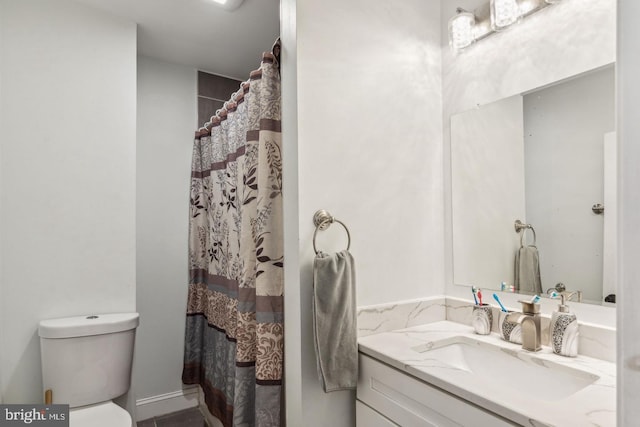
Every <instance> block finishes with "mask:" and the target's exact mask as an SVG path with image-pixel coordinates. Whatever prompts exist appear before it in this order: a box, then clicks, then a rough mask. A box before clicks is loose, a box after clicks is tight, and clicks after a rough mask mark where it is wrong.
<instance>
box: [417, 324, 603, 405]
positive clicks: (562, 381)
mask: <svg viewBox="0 0 640 427" xmlns="http://www.w3.org/2000/svg"><path fill="white" fill-rule="evenodd" d="M412 350H414V351H417V352H419V353H422V356H423V357H424V356H428V359H424V360H430V361H432V362H434V363H435V364H437V365H439V366H442V367H450V368H453V369H455V370H459V371H462V372H466V373H468V374H469V375H472V376H473V377H475V378H476V379H477V380H478V381H480V382H481V383H483V384H491V386H493V387H499V388H502V389H504V391H507V390H513V392H514V393H517V394H519V395H526V396H528V397H531V398H533V399H535V400H546V401H557V400H559V399H563V398H566V397H568V396H571V395H573V394H575V393H577V392H578V391H580V390H582V389H584V388H585V387H587V386H589V385H591V384H593V383H594V382H595V381H597V380H598V379H599V377H598V376H597V375H594V374H591V373H589V372H585V371H582V370H580V369H575V368H571V367H569V366H565V365H562V364H558V363H554V362H552V361H549V360H544V359H541V358H539V357H536V354H535V353H528V352H523V351H515V350H512V349H509V348H505V347H502V346H498V345H493V344H490V343H487V342H483V341H479V340H475V339H473V338H471V337H468V336H454V337H450V338H446V339H442V340H438V341H431V342H429V343H427V344H422V345H418V346H415V347H412ZM518 350H520V347H519V346H518ZM493 387H492V388H493Z"/></svg>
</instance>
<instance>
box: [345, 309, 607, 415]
mask: <svg viewBox="0 0 640 427" xmlns="http://www.w3.org/2000/svg"><path fill="white" fill-rule="evenodd" d="M359 350H360V376H359V382H358V393H357V399H358V400H357V407H356V419H357V425H358V426H359V427H364V426H367V427H372V426H374V427H375V426H396V425H398V426H438V427H440V426H474V427H483V426H487V427H497V426H514V425H515V426H517V425H524V426H562V427H565V426H587V425H598V426H615V424H616V413H615V410H616V407H615V405H616V382H615V381H616V369H615V364H614V363H611V362H607V361H602V360H599V359H594V358H591V357H586V356H582V355H580V356H578V357H576V358H566V357H562V356H559V355H556V354H553V352H552V351H551V349H550V348H549V347H543V349H542V350H541V351H539V352H536V353H533V352H528V351H525V350H522V348H521V346H520V345H518V344H513V343H509V342H506V341H503V340H502V339H500V337H499V335H498V334H495V333H492V334H490V335H486V336H481V335H476V334H474V333H473V329H472V328H471V327H470V326H467V325H464V324H460V323H455V322H451V321H438V322H434V323H429V324H425V325H420V326H413V327H410V328H405V329H399V330H395V331H389V332H383V333H379V334H375V335H369V336H365V337H361V338H360V339H359Z"/></svg>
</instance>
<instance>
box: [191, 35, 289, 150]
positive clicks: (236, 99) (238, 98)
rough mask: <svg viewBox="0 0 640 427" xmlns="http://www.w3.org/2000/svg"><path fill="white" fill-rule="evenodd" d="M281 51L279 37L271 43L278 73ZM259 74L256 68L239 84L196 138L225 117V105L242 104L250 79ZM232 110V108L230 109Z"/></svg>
mask: <svg viewBox="0 0 640 427" xmlns="http://www.w3.org/2000/svg"><path fill="white" fill-rule="evenodd" d="M281 50H282V44H281V42H280V37H278V38H277V39H276V41H275V42H274V43H273V46H271V55H272V56H273V58H274V60H275V63H276V66H277V68H278V72H280V52H281ZM264 58H265V54H263V57H262V59H263V60H264ZM259 72H261V70H260V68H258V69H257V70H254V71H252V72H251V73H250V74H249V78H248V79H247V80H246V81H244V82H242V83H240V89H238V90H237V91H235V92H234V93H233V94H232V95H231V97H230V99H229V100H227V101H226V102H225V103H224V104H223V105H222V108H220V109H219V110H217V111H216V113H215V115H214V116H211V117H210V118H209V121H208V122H205V124H204V125H203V126H202V127H201V128H200V129H198V130H197V131H196V138H199V137H201V136H203V134H204V135H206V134H208V133H209V132H210V131H211V128H210V126H211V125H212V124H213V122H214V121H215V120H216V119H218V120H220V119H221V118H222V117H224V116H226V113H227V112H228V111H229V110H228V109H227V104H228V103H230V102H231V103H233V104H235V105H237V104H239V103H240V102H242V99H243V98H244V94H245V93H247V92H248V91H249V86H250V85H251V79H252V77H253V76H254V75H255V73H259ZM231 108H233V107H231Z"/></svg>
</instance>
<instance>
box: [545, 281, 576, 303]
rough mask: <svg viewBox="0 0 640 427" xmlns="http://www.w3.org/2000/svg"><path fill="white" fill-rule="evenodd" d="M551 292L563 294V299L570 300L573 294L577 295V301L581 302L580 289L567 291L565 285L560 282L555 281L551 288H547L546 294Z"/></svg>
mask: <svg viewBox="0 0 640 427" xmlns="http://www.w3.org/2000/svg"><path fill="white" fill-rule="evenodd" d="M553 292H557V293H559V294H560V295H564V299H565V301H571V300H572V299H573V297H574V296H577V297H578V299H577V301H578V302H582V291H573V292H571V291H568V290H567V287H566V286H565V285H564V283H562V282H560V283H556V285H555V286H554V287H553V288H549V289H547V295H551V294H552V293H553Z"/></svg>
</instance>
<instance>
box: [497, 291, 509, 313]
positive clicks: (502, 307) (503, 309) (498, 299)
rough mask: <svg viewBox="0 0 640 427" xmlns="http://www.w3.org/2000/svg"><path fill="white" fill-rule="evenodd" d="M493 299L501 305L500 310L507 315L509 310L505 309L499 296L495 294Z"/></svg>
mask: <svg viewBox="0 0 640 427" xmlns="http://www.w3.org/2000/svg"><path fill="white" fill-rule="evenodd" d="M493 299H494V300H496V301H498V304H500V308H501V309H502V311H504V312H505V313H508V310H507V309H506V308H504V305H502V302H500V298H498V294H493Z"/></svg>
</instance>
